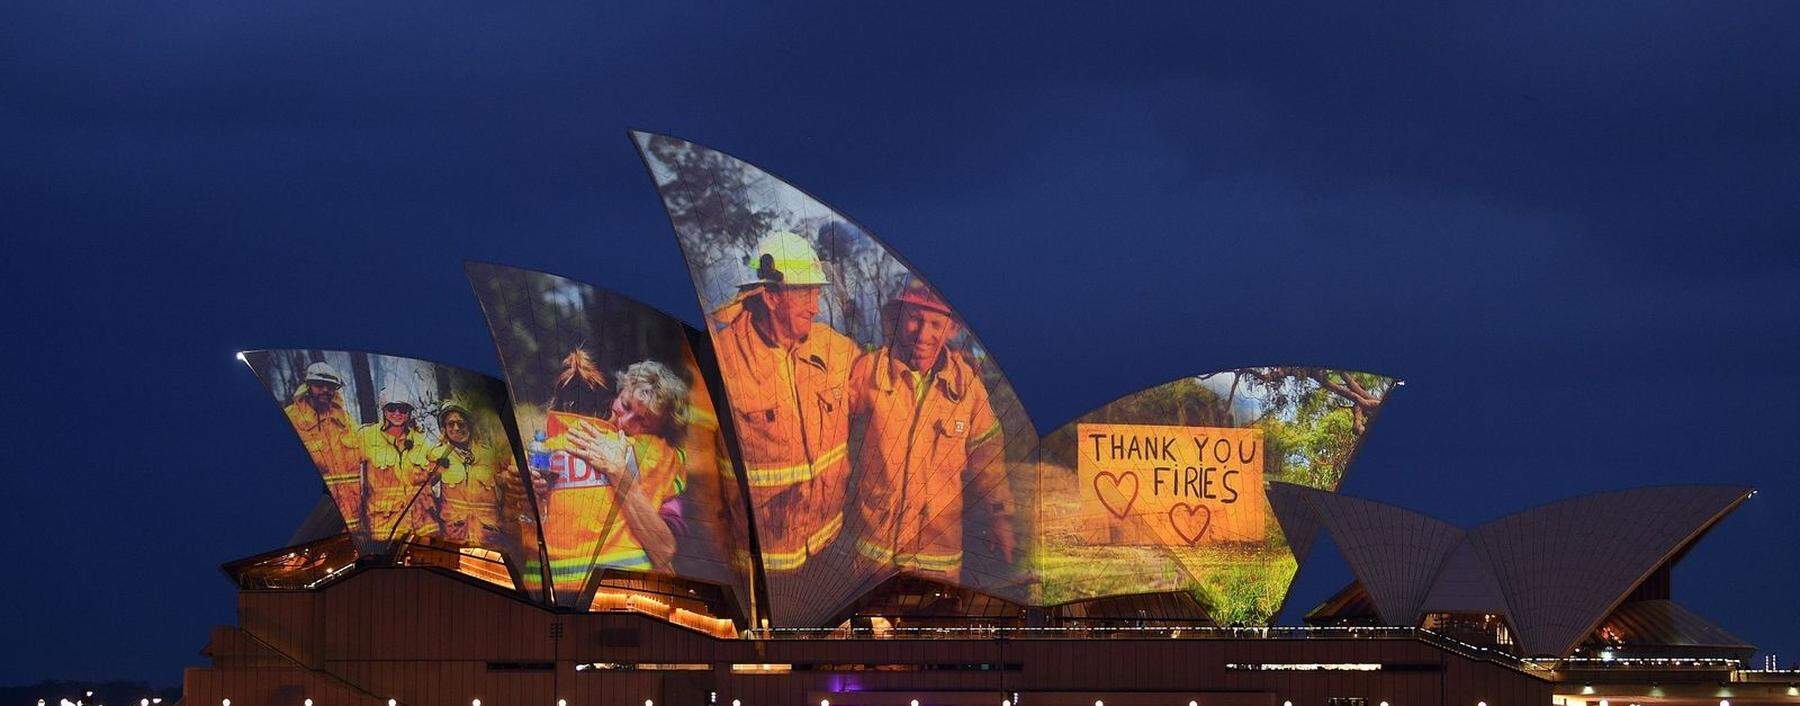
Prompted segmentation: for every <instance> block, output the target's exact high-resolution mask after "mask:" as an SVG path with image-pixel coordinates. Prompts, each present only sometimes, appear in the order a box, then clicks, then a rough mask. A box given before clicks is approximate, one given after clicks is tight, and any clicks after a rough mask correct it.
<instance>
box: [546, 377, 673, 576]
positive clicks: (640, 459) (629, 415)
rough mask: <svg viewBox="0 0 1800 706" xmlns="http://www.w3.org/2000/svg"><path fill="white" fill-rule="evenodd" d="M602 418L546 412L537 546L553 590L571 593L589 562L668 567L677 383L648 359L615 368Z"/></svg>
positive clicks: (605, 565) (610, 565) (588, 569)
mask: <svg viewBox="0 0 1800 706" xmlns="http://www.w3.org/2000/svg"><path fill="white" fill-rule="evenodd" d="M618 386H619V391H618V396H616V397H614V398H613V402H612V406H611V408H610V409H609V410H608V412H607V415H608V417H607V418H605V419H601V418H596V417H589V416H581V415H577V414H574V413H571V412H552V413H551V415H550V418H549V420H548V421H547V424H546V426H547V429H548V431H549V432H550V436H551V439H550V442H549V445H550V447H551V448H552V449H553V452H552V454H551V459H550V470H551V471H552V473H553V474H554V477H553V478H549V479H547V480H548V481H549V482H548V483H547V484H546V485H547V488H546V489H545V491H544V504H543V507H544V523H543V527H544V544H545V549H546V552H547V553H548V554H549V557H550V577H551V581H552V582H553V584H554V586H555V588H556V592H557V593H558V594H559V595H562V596H575V595H579V594H580V592H581V591H582V589H583V587H584V586H585V585H586V583H587V582H588V579H589V576H590V574H591V573H592V572H593V570H594V569H597V568H612V569H628V570H636V571H649V570H664V571H666V570H668V568H669V566H670V562H671V561H672V560H673V558H674V554H675V551H676V546H675V537H674V532H673V531H672V530H671V528H670V525H671V524H672V523H674V522H679V518H680V509H679V508H680V505H679V503H680V495H681V493H682V492H683V491H684V490H685V489H686V484H687V469H686V466H685V464H684V460H683V458H682V455H681V453H680V451H678V450H677V449H676V447H675V446H673V445H671V444H670V443H669V438H670V437H677V438H678V437H679V436H680V434H681V432H682V427H683V425H684V424H685V421H684V420H685V412H684V409H685V406H686V403H687V400H686V397H687V387H686V385H685V384H684V383H683V382H682V381H681V380H680V379H679V378H677V377H675V374H674V372H673V371H671V370H670V369H669V368H668V367H666V366H664V365H662V364H661V363H657V362H654V361H643V362H639V363H635V364H633V365H631V366H630V367H629V368H627V369H626V370H624V371H621V372H620V373H619V374H618Z"/></svg>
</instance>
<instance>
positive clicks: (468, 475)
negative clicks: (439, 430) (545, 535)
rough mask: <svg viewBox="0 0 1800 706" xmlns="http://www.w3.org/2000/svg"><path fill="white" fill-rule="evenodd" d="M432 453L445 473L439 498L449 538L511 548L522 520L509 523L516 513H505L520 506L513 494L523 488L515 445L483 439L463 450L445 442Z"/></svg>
mask: <svg viewBox="0 0 1800 706" xmlns="http://www.w3.org/2000/svg"><path fill="white" fill-rule="evenodd" d="M428 455H429V457H430V459H431V463H432V466H433V467H435V468H437V469H438V472H439V473H440V480H439V483H441V486H440V487H441V489H442V496H441V497H440V498H439V499H438V518H439V519H441V520H443V523H444V538H445V539H448V540H450V541H452V542H457V543H462V544H469V545H472V546H479V547H486V548H489V549H499V550H511V549H512V548H513V543H514V537H512V536H511V534H512V532H513V531H517V529H518V523H517V522H516V521H512V522H509V521H508V519H507V518H508V517H517V515H508V514H506V513H507V512H508V511H509V510H512V511H516V510H517V508H518V499H517V498H516V497H514V496H516V495H518V493H519V491H520V481H519V475H518V468H517V467H516V466H515V465H514V463H513V456H512V449H510V448H508V447H507V446H506V445H505V444H502V445H500V446H492V445H489V444H484V443H481V442H471V443H470V444H469V446H468V447H466V448H458V447H457V446H456V445H455V444H451V443H450V442H448V441H445V442H442V443H439V444H438V445H437V446H434V447H432V449H431V451H430V452H429V453H428ZM509 528H510V529H509ZM532 539H533V540H534V541H535V540H536V539H537V538H536V537H533V538H532Z"/></svg>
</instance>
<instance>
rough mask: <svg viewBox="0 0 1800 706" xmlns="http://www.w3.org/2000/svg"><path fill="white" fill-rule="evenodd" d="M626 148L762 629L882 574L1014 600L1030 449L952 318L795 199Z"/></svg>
mask: <svg viewBox="0 0 1800 706" xmlns="http://www.w3.org/2000/svg"><path fill="white" fill-rule="evenodd" d="M635 138H636V139H637V142H638V145H639V147H640V149H641V152H642V154H643V155H644V158H645V160H646V162H647V163H648V164H649V166H650V171H651V174H652V175H653V176H654V178H655V179H656V184H657V188H658V189H659V191H660V192H661V194H662V196H663V201H664V205H665V206H666V207H667V210H668V212H669V215H670V217H671V219H672V221H673V223H674V226H675V231H676V236H677V240H678V241H679V243H680V245H681V248H682V251H683V253H684V254H685V255H686V257H687V262H688V266H689V270H690V274H692V276H693V278H694V282H695V285H696V289H697V290H698V294H699V297H700V300H701V304H702V306H703V307H704V309H705V312H706V324H707V330H708V333H710V334H711V336H712V340H713V347H714V350H715V352H716V354H717V355H718V358H719V366H720V370H721V373H722V376H723V378H724V383H725V390H726V394H727V397H728V398H729V402H730V404H729V407H730V408H731V409H732V411H733V413H734V417H733V426H734V427H735V429H736V431H737V436H738V443H739V447H740V448H739V450H740V452H741V453H742V456H743V459H744V462H745V464H746V466H747V468H746V473H747V474H748V481H749V488H750V500H751V506H752V508H753V511H754V512H755V517H756V525H757V532H758V538H759V540H760V543H761V548H762V558H763V567H764V570H765V572H766V573H767V576H768V581H769V590H770V593H771V602H772V603H773V605H772V608H773V610H774V617H775V619H776V621H777V623H778V624H779V623H785V624H808V623H809V622H812V621H814V620H816V619H820V618H823V617H824V616H825V615H828V614H830V613H831V612H832V611H833V610H835V609H837V608H840V607H842V605H843V604H844V602H846V601H848V600H849V599H850V598H852V597H854V596H855V595H856V594H857V593H859V592H861V591H862V590H863V589H865V588H867V587H868V586H870V585H872V584H873V583H877V582H879V581H881V580H883V579H884V578H885V577H887V576H890V575H893V574H894V573H896V572H905V573H907V574H910V575H915V576H919V577H924V578H927V579H931V580H935V581H941V582H944V583H947V584H955V585H963V586H971V587H976V588H980V589H982V590H986V591H991V592H994V593H996V594H998V595H1010V596H1011V597H1013V598H1014V599H1015V600H1021V599H1024V598H1025V597H1026V596H1025V594H1026V592H1027V591H1028V590H1029V589H1028V578H1027V577H1028V574H1029V572H1028V570H1027V569H1026V567H1025V565H1024V561H1023V559H1024V554H1023V552H1021V551H1020V546H1021V544H1022V538H1024V537H1028V536H1030V533H1031V528H1030V527H1029V522H1030V518H1029V517H1028V516H1027V515H1026V514H1025V513H1020V512H1019V509H1020V508H1025V507H1030V504H1031V495H1032V493H1033V488H1032V486H1031V483H1032V482H1033V477H1034V475H1035V474H1034V468H1033V467H1032V462H1031V454H1032V450H1033V448H1034V447H1035V446H1036V441H1037V438H1036V437H1037V434H1036V430H1035V429H1034V428H1033V427H1032V426H1031V424H1030V422H1029V420H1028V419H1027V418H1026V415H1025V412H1024V409H1023V408H1022V407H1021V406H1020V405H1019V403H1018V400H1017V398H1016V396H1015V395H1014V394H1013V390H1012V386H1011V385H1010V384H1009V383H1007V381H1006V379H1005V377H1004V376H1002V375H1001V373H1000V370H999V368H998V366H997V365H995V363H994V361H993V358H992V356H990V355H989V354H988V352H987V350H986V349H985V348H984V347H983V346H982V345H981V343H980V342H979V341H978V340H977V339H976V338H975V337H974V336H973V335H972V334H971V333H970V332H969V330H968V327H967V326H966V325H965V323H964V321H963V319H962V317H961V316H960V315H959V314H958V313H957V312H956V310H955V309H954V308H953V307H951V306H950V305H949V303H948V302H947V301H946V300H945V298H944V297H943V296H942V295H941V293H939V292H938V291H937V290H936V289H935V288H933V287H932V286H931V285H929V284H928V283H926V282H925V280H924V279H923V278H922V277H921V276H920V275H919V273H918V272H915V271H913V269H912V268H910V267H909V266H908V265H906V264H905V263H904V262H902V261H901V260H900V259H899V258H897V257H895V256H894V254H893V253H892V252H891V251H890V250H889V249H888V248H887V247H886V246H884V245H883V244H881V243H880V242H879V241H877V240H876V239H875V238H874V237H873V236H871V235H870V234H868V233H867V232H865V231H864V230H863V229H861V228H860V227H858V226H857V225H856V224H855V223H853V222H852V221H851V220H850V219H848V218H846V217H844V216H843V215H841V214H839V213H838V212H836V211H834V210H832V209H831V208H829V207H827V206H825V205H824V204H822V203H820V202H818V201H817V200H815V199H813V198H812V197H810V196H808V195H807V194H805V193H804V192H801V191H800V190H799V189H796V188H794V187H793V186H790V185H788V184H786V183H784V182H782V181H781V180H779V179H776V178H775V177H772V176H770V175H769V174H767V173H765V172H763V171H762V170H760V169H758V168H756V167H754V166H752V165H749V164H747V163H745V162H743V161H740V160H737V159H735V158H733V157H731V156H729V155H725V154H723V153H720V152H717V151H714V150H710V149H707V148H705V147H702V146H699V145H695V144H693V143H690V142H686V141H683V140H679V139H675V138H671V137H664V136H659V135H649V134H643V133H637V134H636V135H635Z"/></svg>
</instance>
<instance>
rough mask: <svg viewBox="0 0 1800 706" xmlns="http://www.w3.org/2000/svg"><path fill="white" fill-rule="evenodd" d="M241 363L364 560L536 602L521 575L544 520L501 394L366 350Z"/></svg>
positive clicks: (438, 367) (493, 386)
mask: <svg viewBox="0 0 1800 706" xmlns="http://www.w3.org/2000/svg"><path fill="white" fill-rule="evenodd" d="M242 357H243V359H244V361H245V362H246V363H248V364H249V365H250V368H251V370H252V371H254V372H255V373H256V375H257V377H259V378H260V379H261V380H262V381H263V384H264V386H265V387H267V388H268V389H269V392H270V393H271V394H273V395H274V397H275V399H276V401H277V402H279V403H280V404H281V405H282V412H283V414H284V415H285V416H286V418H287V420H288V422H289V423H290V424H291V425H292V426H293V429H294V432H295V433H296V434H297V435H299V437H300V441H301V443H302V444H304V445H305V447H306V451H307V454H308V455H309V456H310V457H311V458H312V461H313V464H314V465H315V466H316V467H317V468H318V471H319V475H320V477H321V478H322V479H323V480H324V482H325V488H326V492H327V493H328V494H329V495H330V497H331V499H332V501H333V502H334V504H335V505H336V506H337V508H338V511H339V512H340V513H342V515H343V519H344V526H345V528H346V530H347V532H348V533H349V535H350V537H351V539H352V540H354V542H355V544H356V547H357V551H358V552H359V553H362V554H364V555H384V554H388V555H398V554H400V553H401V552H406V551H410V552H413V553H414V554H416V555H417V556H419V557H422V558H421V559H420V561H430V562H434V563H440V564H442V565H444V566H447V567H449V568H454V569H458V570H463V571H465V573H471V574H473V575H476V576H479V577H482V578H485V579H487V580H490V581H492V582H494V583H499V584H502V585H506V586H509V587H511V586H513V585H514V584H515V582H516V583H517V585H518V586H519V587H521V588H523V589H524V590H526V591H527V592H528V593H532V594H536V592H537V591H538V587H539V585H540V584H541V581H540V580H538V577H537V575H536V574H535V573H534V572H532V571H526V570H525V569H526V567H527V565H535V562H536V561H537V556H538V552H537V547H538V540H537V538H538V529H537V517H536V512H535V508H534V505H533V503H532V499H531V498H529V497H528V496H527V491H526V489H525V485H524V480H523V476H522V475H521V474H520V473H519V465H518V463H517V456H516V451H515V450H516V449H517V448H518V447H517V446H516V441H515V440H514V439H513V438H512V436H511V433H510V431H509V429H508V426H507V424H506V422H505V420H504V419H503V418H502V417H501V416H500V415H501V410H502V409H504V408H505V407H506V406H507V396H506V388H505V385H504V384H502V383H501V382H500V381H499V380H495V379H493V378H490V377H487V376H485V375H482V374H480V373H476V372H473V371H470V370H464V369H462V368H457V367H453V366H449V365H444V364H441V363H434V362H432V361H427V360H418V359H414V358H402V357H399V356H389V355H379V354H373V353H363V352H358V351H328V350H266V351H249V352H246V353H243V354H242ZM409 545H416V547H417V549H408V548H407V547H408V546H409ZM430 548H449V549H451V550H453V551H451V552H448V553H446V552H435V553H434V552H430V551H429V550H430Z"/></svg>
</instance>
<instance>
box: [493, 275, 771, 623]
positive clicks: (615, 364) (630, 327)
mask: <svg viewBox="0 0 1800 706" xmlns="http://www.w3.org/2000/svg"><path fill="white" fill-rule="evenodd" d="M467 270H468V274H469V280H470V282H471V284H472V285H473V286H474V288H475V292H476V297H477V298H478V299H479V300H480V302H481V308H482V310H483V311H484V312H485V313H486V314H487V319H488V324H489V329H490V330H491V331H492V333H493V335H494V342H495V345H496V346H497V347H498V349H499V353H500V359H501V363H502V367H503V368H504V369H505V372H506V379H507V384H508V385H509V386H510V387H511V390H512V399H513V404H512V407H511V413H512V414H513V415H514V418H515V419H516V421H517V424H518V427H519V429H520V430H522V431H521V433H522V434H523V435H524V436H525V437H526V438H527V442H526V448H527V450H528V452H529V453H528V454H527V459H528V469H529V472H530V477H531V479H532V483H533V485H534V487H536V488H537V489H538V495H539V498H540V499H541V502H540V507H541V512H542V516H543V531H544V542H545V549H546V551H547V553H548V557H549V567H550V575H551V576H552V581H553V587H554V588H555V591H554V595H555V598H556V602H557V603H558V604H561V605H569V606H577V605H583V606H585V605H587V604H588V602H589V601H590V600H591V599H592V597H593V596H594V595H595V594H596V592H597V591H598V590H599V588H600V586H601V584H603V583H605V582H606V581H608V580H609V579H608V578H607V576H608V574H609V572H611V573H616V572H622V571H623V572H653V573H659V574H667V575H672V576H677V577H683V578H690V579H695V580H698V581H703V582H707V583H712V584H716V585H721V586H727V587H730V588H731V589H732V590H731V593H732V597H733V598H734V599H735V600H736V601H737V602H738V604H739V605H738V607H739V610H740V614H747V612H746V610H745V609H746V608H747V605H746V603H747V601H748V599H749V592H750V572H751V561H750V556H749V537H748V533H749V530H748V527H747V519H746V517H745V513H744V510H743V495H742V493H741V492H740V491H739V487H738V478H737V475H736V473H735V472H734V470H733V468H732V464H731V458H730V454H729V453H728V449H726V448H725V440H724V436H723V434H722V432H721V430H720V425H719V420H718V416H717V413H716V411H715V409H714V406H713V397H712V392H711V391H710V390H709V389H708V385H707V382H706V379H705V378H706V376H705V375H704V374H703V373H702V370H701V364H702V363H701V360H702V359H703V358H704V359H705V360H710V359H711V356H710V353H709V352H708V351H707V350H706V349H705V346H706V345H707V344H706V340H705V339H704V337H702V336H700V334H699V332H698V331H695V330H694V329H692V328H691V327H689V326H687V325H685V324H683V323H681V322H680V321H678V320H676V319H674V318H672V317H670V316H668V315H666V314H663V313H662V312H659V311H656V310H655V309H652V308H650V307H648V306H645V305H643V304H640V303H638V302H636V301H633V300H631V299H629V298H626V297H623V296H620V295H617V294H614V293H612V292H608V291H605V290H603V289H600V288H598V287H594V286H592V285H588V284H585V283H582V282H577V281H575V280H572V279H568V278H565V277H559V276H556V275H551V274H546V273H543V272H533V271H530V270H521V269H516V268H511V267H503V266H500V265H490V264H485V263H469V264H468V266H467ZM696 344H697V345H698V346H700V354H701V355H700V356H696V352H695V346H696Z"/></svg>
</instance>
